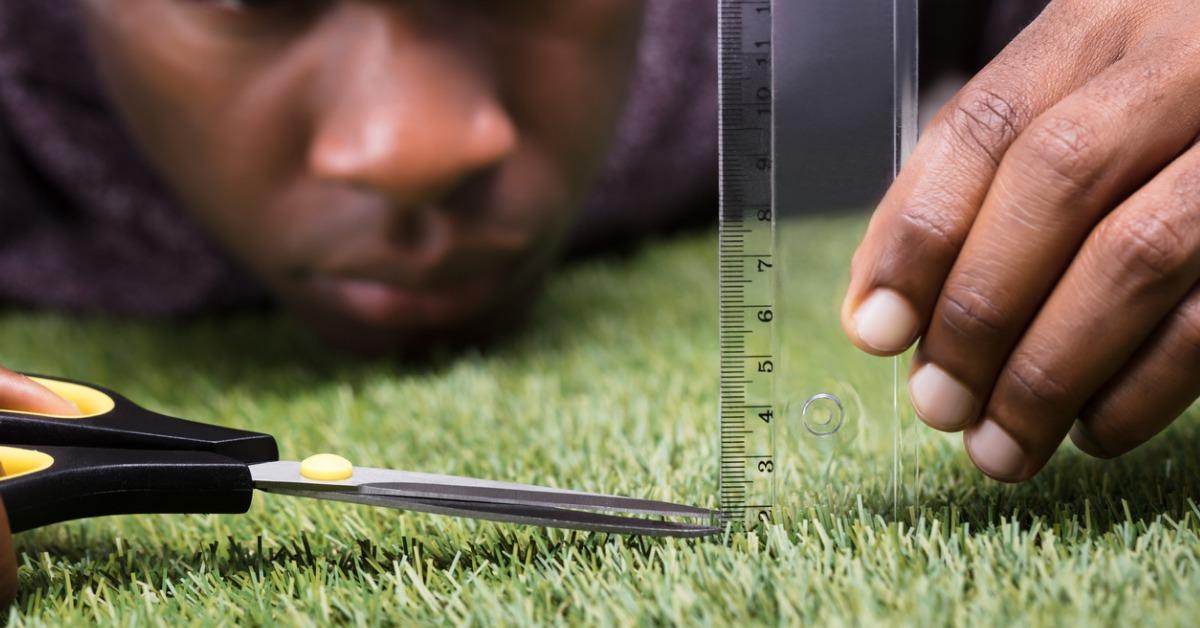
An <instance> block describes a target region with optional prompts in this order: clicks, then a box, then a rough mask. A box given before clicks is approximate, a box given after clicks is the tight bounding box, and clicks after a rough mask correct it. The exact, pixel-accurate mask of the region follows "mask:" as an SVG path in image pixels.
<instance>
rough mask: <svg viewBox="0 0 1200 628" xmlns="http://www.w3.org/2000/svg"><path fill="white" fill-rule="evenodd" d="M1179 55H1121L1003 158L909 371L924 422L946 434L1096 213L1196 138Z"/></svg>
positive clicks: (992, 376) (1195, 70) (1197, 72)
mask: <svg viewBox="0 0 1200 628" xmlns="http://www.w3.org/2000/svg"><path fill="white" fill-rule="evenodd" d="M1192 57H1193V55H1192V52H1191V51H1190V50H1188V51H1183V50H1178V51H1171V50H1168V49H1166V48H1165V47H1162V46H1160V47H1156V48H1155V49H1154V50H1153V51H1151V52H1147V53H1145V54H1135V55H1131V56H1129V57H1126V58H1125V59H1123V60H1122V61H1121V62H1119V63H1117V64H1115V65H1113V66H1112V67H1111V68H1109V69H1108V70H1106V71H1105V72H1103V73H1101V74H1100V75H1099V76H1097V77H1096V78H1095V79H1093V80H1092V81H1090V82H1088V83H1087V84H1086V85H1085V86H1084V87H1083V88H1081V89H1080V90H1079V91H1078V92H1076V93H1074V94H1072V95H1070V96H1068V97H1067V98H1065V99H1064V100H1062V101H1061V102H1060V103H1058V104H1057V105H1055V106H1054V107H1051V108H1050V109H1049V110H1048V111H1046V112H1045V113H1044V114H1042V115H1041V116H1039V117H1038V118H1037V119H1036V120H1034V122H1033V123H1032V124H1030V125H1029V128H1028V129H1027V130H1026V131H1025V132H1024V133H1023V134H1021V136H1020V137H1019V138H1018V139H1017V141H1016V142H1014V143H1013V145H1012V147H1010V148H1009V150H1008V153H1007V154H1006V155H1005V157H1004V160H1003V162H1002V163H1001V165H1000V168H999V170H998V171H997V173H996V177H995V180H994V182H993V184H992V188H991V191H990V192H989V194H988V196H987V199H986V200H985V201H984V204H983V208H982V209H981V210H980V212H979V216H978V217H977V218H976V220H975V223H974V225H973V226H972V227H971V232H970V235H969V236H968V237H967V241H966V243H965V244H964V245H963V248H962V252H961V253H960V255H959V257H958V260H957V261H956V262H955V264H954V266H953V268H952V270H951V271H950V274H949V276H948V277H947V278H946V281H945V284H944V285H943V286H942V291H941V294H940V295H939V296H938V299H937V305H936V307H935V308H934V312H933V316H932V318H931V319H930V322H929V326H928V328H927V330H926V332H925V334H924V337H923V338H922V340H921V346H920V348H919V350H918V353H917V358H916V360H915V361H914V365H913V376H912V378H911V380H910V386H909V388H910V395H911V398H912V401H913V406H914V408H915V409H916V411H917V414H918V416H920V417H921V418H922V419H923V420H924V421H925V422H926V423H927V424H929V425H930V426H932V427H935V428H937V429H942V430H947V431H957V430H961V429H963V428H965V427H966V426H967V425H969V424H970V423H973V422H974V421H975V419H976V418H978V414H979V412H980V411H981V410H982V403H983V401H984V400H986V399H987V396H988V394H989V393H990V392H991V390H992V387H993V385H994V384H995V380H996V376H997V374H998V373H999V371H1000V368H1001V367H1002V366H1003V365H1004V362H1005V360H1006V359H1007V358H1008V355H1009V354H1010V353H1011V352H1012V350H1013V347H1014V346H1015V345H1016V343H1017V340H1018V339H1019V338H1020V337H1021V335H1022V334H1023V333H1024V331H1025V328H1026V327H1027V326H1028V324H1029V322H1030V321H1031V320H1032V319H1033V317H1034V315H1035V314H1037V311H1038V309H1039V308H1040V307H1041V304H1042V303H1043V301H1044V300H1045V298H1046V296H1047V295H1048V294H1049V293H1050V291H1051V289H1052V288H1053V287H1054V285H1055V283H1057V281H1058V280H1059V278H1060V277H1061V276H1062V273H1063V271H1064V270H1065V269H1066V268H1067V266H1068V265H1069V264H1070V262H1071V260H1072V258H1074V257H1075V254H1076V253H1077V252H1078V251H1079V247H1080V245H1081V244H1082V243H1083V241H1084V239H1085V238H1086V237H1087V234H1088V233H1089V232H1090V231H1091V230H1092V228H1093V227H1094V226H1095V225H1096V223H1097V222H1098V221H1099V220H1100V219H1101V218H1102V217H1103V215H1104V214H1105V213H1106V212H1108V211H1110V209H1111V208H1113V207H1115V206H1116V205H1118V204H1119V203H1120V201H1121V200H1122V199H1124V198H1126V197H1127V196H1128V195H1129V193H1130V192H1131V191H1132V190H1134V189H1136V188H1137V187H1139V186H1141V185H1143V184H1144V183H1145V182H1146V180H1147V179H1149V178H1150V176H1152V175H1153V174H1154V173H1156V172H1158V171H1159V170H1161V169H1162V167H1163V166H1165V165H1166V164H1168V163H1170V161H1171V160H1172V159H1173V158H1174V157H1175V156H1177V155H1178V154H1179V153H1180V152H1181V151H1183V150H1184V149H1185V148H1187V146H1188V145H1189V144H1190V143H1191V141H1192V138H1194V137H1195V136H1196V134H1197V133H1198V132H1200V108H1197V107H1196V106H1195V105H1194V104H1193V103H1194V100H1195V98H1194V96H1193V93H1194V91H1195V85H1196V84H1197V83H1198V82H1200V64H1197V63H1195V62H1194V60H1193V59H1192Z"/></svg>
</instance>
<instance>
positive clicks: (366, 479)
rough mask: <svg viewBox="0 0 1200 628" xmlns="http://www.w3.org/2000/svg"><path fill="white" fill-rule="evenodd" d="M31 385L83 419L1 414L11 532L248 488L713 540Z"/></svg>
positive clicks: (700, 519)
mask: <svg viewBox="0 0 1200 628" xmlns="http://www.w3.org/2000/svg"><path fill="white" fill-rule="evenodd" d="M35 381H37V382H38V383H40V384H42V385H43V386H46V387H47V388H50V389H51V390H52V391H54V392H55V393H57V394H58V395H59V396H61V397H63V398H65V399H67V400H69V401H71V402H73V403H74V404H75V405H76V406H77V407H78V408H79V410H80V412H81V415H80V416H77V417H66V416H52V415H46V414H38V413H31V412H17V411H11V410H0V508H6V509H7V514H8V526H7V527H8V528H11V531H12V532H14V533H15V532H21V531H24V530H29V529H32V528H37V527H41V526H44V525H49V524H52V523H58V522H62V521H69V520H72V519H81V518H86V517H95V516H102V515H116V514H146V513H243V512H246V511H247V510H248V509H249V507H250V502H251V499H252V497H253V494H254V491H255V489H258V490H262V491H266V492H271V493H278V494H283V495H292V496H297V497H310V498H317V499H329V500H335V501H345V502H354V503H360V504H368V505H372V506H381V507H387V508H396V509H400V510H413V511H419V512H428V513H435V514H442V515H453V516H461V517H471V518H476V519H488V520H492V521H500V522H508V523H523V524H532V525H541V526H548V527H558V528H571V529H577V530H590V531H595V532H608V533H616V534H645V535H656V536H680V537H696V536H703V535H707V534H713V533H716V532H718V531H720V527H719V525H718V522H717V521H716V518H717V516H718V513H716V512H715V511H711V510H706V509H702V508H696V507H693V506H683V505H678V504H670V503H665V502H660V501H651V500H645V499H636V498H629V497H618V496H612V495H601V494H596V493H584V492H579V491H569V490H561V489H554V488H548V487H542V486H533V485H527V484H514V483H510V482H496V481H491V480H481V479H476V478H467V477H458V476H449V475H438V474H431V473H420V472H414V471H395V470H389V469H374V468H366V467H354V466H353V465H351V464H350V463H349V462H348V461H346V460H344V459H342V458H340V457H337V456H332V455H328V454H323V455H319V456H314V457H312V458H309V459H308V460H305V461H304V462H302V463H301V462H289V461H280V460H279V452H278V447H277V446H276V443H275V439H274V438H273V437H272V436H270V435H267V434H260V433H256V432H248V431H242V430H236V429H230V428H224V427H218V426H215V425H207V424H204V423H197V422H194V421H187V420H183V419H178V418H174V417H169V416H165V415H162V414H158V413H155V412H151V411H149V410H146V409H145V408H142V407H140V406H138V405H136V404H134V403H133V402H131V401H129V400H128V399H125V398H124V397H122V396H121V395H118V394H116V393H114V392H112V391H109V390H106V389H103V388H100V387H97V386H92V385H87V384H82V383H77V382H71V381H67V380H61V379H53V378H42V377H39V378H35ZM2 512H3V510H0V513H2ZM622 515H649V516H654V517H661V518H668V517H670V518H681V519H684V520H691V521H690V522H680V521H669V520H664V519H642V518H635V517H629V516H622ZM7 537H8V530H7V529H5V526H4V525H3V524H2V523H0V602H2V601H3V596H4V591H5V586H6V585H8V583H9V582H10V581H11V580H13V579H15V578H12V577H10V576H15V568H14V566H13V564H12V563H13V562H14V560H13V558H12V556H13V555H12V551H11V548H10V547H8V543H9V540H8V538H7ZM6 569H7V571H6ZM6 574H7V575H6ZM14 584H15V583H14ZM10 590H11V586H10Z"/></svg>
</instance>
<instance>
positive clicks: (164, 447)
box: [0, 375, 279, 512]
mask: <svg viewBox="0 0 1200 628" xmlns="http://www.w3.org/2000/svg"><path fill="white" fill-rule="evenodd" d="M30 377H31V378H33V379H35V380H42V381H43V382H48V383H54V382H59V383H62V384H67V386H56V387H55V388H56V390H55V392H58V393H59V394H61V395H63V396H66V397H68V398H71V397H72V396H75V397H78V398H77V399H76V398H72V399H71V400H72V401H75V402H76V405H78V406H80V408H82V409H83V411H84V414H85V416H83V417H80V418H70V417H53V416H45V415H39V414H33V413H28V412H16V411H12V410H3V409H0V444H3V443H21V444H23V445H46V446H61V447H99V448H111V449H140V450H147V451H149V450H160V451H194V452H212V453H216V454H221V455H223V456H227V457H229V458H235V459H237V460H240V461H241V462H243V463H245V464H255V463H259V462H272V461H275V460H278V459H279V447H278V445H276V443H275V438H274V437H272V436H270V435H269V434H260V433H257V432H248V431H243V430H236V429H232V428H227V427H220V426H216V425H208V424H205V423H197V422H195V421H187V420H184V419H178V418H175V417H171V416H167V415H165V414H159V413H157V412H152V411H150V410H147V409H145V408H143V407H141V406H139V405H137V404H136V403H133V402H132V401H130V400H128V399H126V398H125V397H123V396H121V395H119V394H117V393H115V392H113V391H111V390H108V389H106V388H102V387H100V386H95V385H92V384H87V383H83V382H76V381H72V380H69V379H62V378H57V377H46V376H41V375H30ZM95 393H99V395H100V396H97V395H96V394H95ZM106 399H107V400H109V401H111V403H106V402H105V400H106ZM10 512H11V511H10Z"/></svg>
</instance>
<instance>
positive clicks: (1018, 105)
mask: <svg viewBox="0 0 1200 628" xmlns="http://www.w3.org/2000/svg"><path fill="white" fill-rule="evenodd" d="M1028 110H1029V108H1028V107H1027V106H1026V105H1025V104H1024V103H1023V102H1022V101H1021V100H1020V99H1018V98H1012V97H1007V96H1004V95H1003V94H1001V93H1000V92H998V91H996V90H993V89H988V88H985V87H971V88H967V89H966V90H964V91H963V92H961V93H959V95H958V96H956V97H955V98H954V101H953V102H952V103H951V105H950V108H949V109H948V115H947V116H946V117H945V118H944V125H945V128H946V129H947V130H948V131H949V132H950V133H951V134H952V135H953V136H954V137H955V138H957V139H958V140H959V141H960V142H961V143H963V144H966V145H968V146H970V147H971V148H972V149H974V150H978V151H981V152H982V153H983V154H984V155H985V156H987V158H988V159H990V160H992V162H993V163H994V164H995V165H999V164H1000V159H1001V157H1003V155H1004V152H1005V151H1006V150H1007V148H1008V146H1010V145H1011V144H1012V143H1013V141H1014V140H1016V138H1017V136H1018V135H1019V134H1020V130H1021V128H1022V127H1023V126H1024V125H1025V121H1026V120H1027V118H1028V114H1027V113H1026V112H1027V111H1028Z"/></svg>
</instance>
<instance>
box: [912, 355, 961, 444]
mask: <svg viewBox="0 0 1200 628" xmlns="http://www.w3.org/2000/svg"><path fill="white" fill-rule="evenodd" d="M908 395H909V397H910V398H912V403H913V408H914V409H915V410H916V411H917V416H919V417H921V420H922V421H924V422H925V423H926V424H927V425H929V426H930V427H932V428H935V429H939V430H944V431H947V432H950V431H956V430H961V429H962V428H964V427H966V426H967V424H968V423H970V422H971V419H973V418H975V413H976V412H978V410H976V409H975V395H974V394H972V393H971V391H970V390H969V389H968V388H967V387H966V386H963V385H962V384H960V383H959V382H958V380H956V379H954V378H953V377H951V376H950V374H949V373H947V372H946V371H943V370H942V369H941V368H940V367H938V366H937V365H936V364H926V365H925V366H923V367H921V368H920V369H919V370H918V371H917V372H916V373H915V374H914V375H913V376H912V378H910V379H909V380H908Z"/></svg>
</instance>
